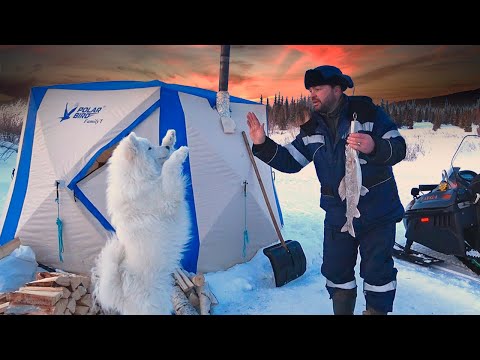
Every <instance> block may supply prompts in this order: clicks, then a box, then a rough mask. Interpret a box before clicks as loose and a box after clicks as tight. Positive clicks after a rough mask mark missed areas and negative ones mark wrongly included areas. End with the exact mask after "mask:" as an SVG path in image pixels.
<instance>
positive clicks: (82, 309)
mask: <svg viewBox="0 0 480 360" xmlns="http://www.w3.org/2000/svg"><path fill="white" fill-rule="evenodd" d="M89 309H90V308H89V307H88V306H84V305H77V306H76V307H75V312H74V313H73V315H87V313H88V310H89Z"/></svg>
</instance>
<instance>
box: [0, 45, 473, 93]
mask: <svg viewBox="0 0 480 360" xmlns="http://www.w3.org/2000/svg"><path fill="white" fill-rule="evenodd" d="M324 64H329V65H335V66H337V67H339V68H340V69H341V70H342V71H343V72H344V73H345V74H348V75H350V76H351V77H352V79H353V80H354V82H355V95H367V96H370V97H372V98H373V99H374V101H376V102H379V101H380V99H384V100H388V101H398V100H405V99H413V98H424V97H432V96H438V95H445V94H448V93H452V92H458V91H464V90H471V89H477V88H480V46H479V45H231V49H230V72H229V82H228V84H229V86H228V91H229V93H230V95H231V96H238V97H242V98H246V99H250V100H254V101H258V100H259V98H260V95H262V96H263V98H264V99H265V98H266V97H269V98H272V99H273V97H274V95H275V94H276V93H278V92H281V95H283V96H284V97H289V98H291V97H295V98H298V97H299V96H300V95H307V91H306V90H305V88H304V85H303V78H304V74H305V70H307V69H310V68H313V67H316V66H318V65H324ZM219 68H220V45H0V101H8V100H12V99H15V98H17V97H21V96H27V95H28V92H29V89H30V88H31V87H32V86H39V85H53V84H64V83H80V82H91V81H110V80H140V81H148V80H161V81H164V82H167V83H176V84H181V85H189V86H195V87H200V88H204V89H209V90H214V91H218V80H219ZM346 93H347V94H348V95H351V94H352V89H348V90H347V91H346Z"/></svg>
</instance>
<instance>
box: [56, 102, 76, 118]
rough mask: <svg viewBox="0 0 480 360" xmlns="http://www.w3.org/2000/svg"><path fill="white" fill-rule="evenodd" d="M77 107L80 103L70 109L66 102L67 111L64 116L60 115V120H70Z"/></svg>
mask: <svg viewBox="0 0 480 360" xmlns="http://www.w3.org/2000/svg"><path fill="white" fill-rule="evenodd" d="M77 107H78V103H76V104H75V105H74V107H73V109H72V110H70V111H68V103H66V104H65V111H64V112H63V116H60V117H59V119H60V122H62V121H63V120H68V119H70V116H71V115H72V114H73V112H74V111H75V110H77Z"/></svg>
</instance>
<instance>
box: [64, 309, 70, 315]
mask: <svg viewBox="0 0 480 360" xmlns="http://www.w3.org/2000/svg"><path fill="white" fill-rule="evenodd" d="M63 315H72V312H71V311H70V309H68V308H66V309H65V312H64V313H63Z"/></svg>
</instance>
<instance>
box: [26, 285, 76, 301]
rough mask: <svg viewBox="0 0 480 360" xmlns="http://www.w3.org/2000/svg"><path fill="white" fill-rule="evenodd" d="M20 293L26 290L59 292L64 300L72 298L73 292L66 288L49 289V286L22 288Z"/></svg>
mask: <svg viewBox="0 0 480 360" xmlns="http://www.w3.org/2000/svg"><path fill="white" fill-rule="evenodd" d="M18 290H19V291H22V290H26V291H53V292H59V293H61V294H62V298H64V299H66V298H68V297H69V296H70V294H71V292H70V290H68V289H67V288H66V287H63V286H57V287H49V286H22V287H21V288H20V289H18Z"/></svg>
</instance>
